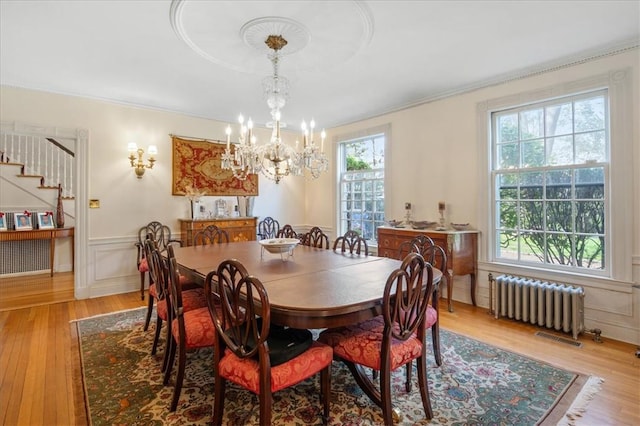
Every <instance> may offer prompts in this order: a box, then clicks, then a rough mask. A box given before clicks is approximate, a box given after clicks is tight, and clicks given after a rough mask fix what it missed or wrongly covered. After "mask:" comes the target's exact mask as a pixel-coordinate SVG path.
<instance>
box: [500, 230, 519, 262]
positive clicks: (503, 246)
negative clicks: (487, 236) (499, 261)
mask: <svg viewBox="0 0 640 426" xmlns="http://www.w3.org/2000/svg"><path fill="white" fill-rule="evenodd" d="M496 235H497V237H496V241H499V244H498V245H497V247H496V249H497V251H496V255H497V256H498V257H501V258H507V259H518V252H519V247H518V233H517V232H515V231H502V232H501V231H498V232H497V233H496Z"/></svg>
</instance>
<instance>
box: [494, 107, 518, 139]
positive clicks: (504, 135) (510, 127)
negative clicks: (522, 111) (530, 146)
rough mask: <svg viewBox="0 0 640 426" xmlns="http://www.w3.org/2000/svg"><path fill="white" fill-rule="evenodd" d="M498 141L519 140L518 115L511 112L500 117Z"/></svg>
mask: <svg viewBox="0 0 640 426" xmlns="http://www.w3.org/2000/svg"><path fill="white" fill-rule="evenodd" d="M496 133H497V135H498V143H503V142H510V141H515V140H518V115H517V114H509V115H503V116H500V117H498V129H497V131H496Z"/></svg>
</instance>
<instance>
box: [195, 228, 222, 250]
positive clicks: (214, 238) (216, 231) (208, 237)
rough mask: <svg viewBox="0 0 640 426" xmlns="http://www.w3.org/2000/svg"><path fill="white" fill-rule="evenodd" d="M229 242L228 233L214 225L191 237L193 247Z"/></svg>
mask: <svg viewBox="0 0 640 426" xmlns="http://www.w3.org/2000/svg"><path fill="white" fill-rule="evenodd" d="M228 242H229V233H228V232H227V231H226V230H224V229H220V228H218V227H217V226H216V225H209V226H207V227H206V228H204V229H201V230H199V231H198V232H196V234H195V235H194V236H193V245H194V246H203V245H208V244H220V243H228Z"/></svg>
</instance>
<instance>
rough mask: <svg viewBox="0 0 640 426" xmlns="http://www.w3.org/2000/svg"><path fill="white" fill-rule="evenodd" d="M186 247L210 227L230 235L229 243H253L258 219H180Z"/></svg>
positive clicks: (181, 232)
mask: <svg viewBox="0 0 640 426" xmlns="http://www.w3.org/2000/svg"><path fill="white" fill-rule="evenodd" d="M179 221H180V234H181V239H182V245H183V246H184V247H188V246H192V245H193V236H194V235H195V234H196V233H197V232H198V231H200V230H202V229H204V228H206V227H207V226H209V225H215V226H217V227H218V228H220V229H224V230H225V231H227V232H228V233H229V241H234V242H237V241H253V240H255V239H256V226H257V218H256V217H225V218H212V219H195V220H192V219H179Z"/></svg>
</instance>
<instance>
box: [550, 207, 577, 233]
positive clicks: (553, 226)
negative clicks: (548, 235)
mask: <svg viewBox="0 0 640 426" xmlns="http://www.w3.org/2000/svg"><path fill="white" fill-rule="evenodd" d="M546 207H547V212H546V220H547V229H548V230H550V231H558V232H573V223H572V222H571V218H572V217H573V213H572V203H571V201H548V202H547V203H546Z"/></svg>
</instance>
